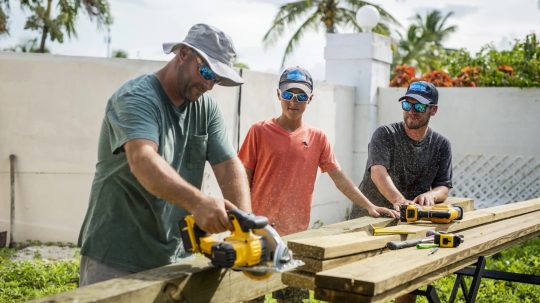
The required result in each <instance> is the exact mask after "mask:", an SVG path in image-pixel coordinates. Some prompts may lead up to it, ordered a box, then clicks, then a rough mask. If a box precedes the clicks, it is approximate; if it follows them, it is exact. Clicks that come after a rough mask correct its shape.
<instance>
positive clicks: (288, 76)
mask: <svg viewBox="0 0 540 303" xmlns="http://www.w3.org/2000/svg"><path fill="white" fill-rule="evenodd" d="M276 95H277V99H278V101H279V103H280V105H281V115H280V116H279V117H277V118H273V119H270V120H265V121H260V122H257V123H255V124H254V125H252V126H251V128H250V129H249V131H248V133H247V135H246V138H245V139H244V142H243V144H242V147H241V148H240V152H239V154H238V155H239V157H240V160H241V161H242V163H243V164H244V167H245V169H246V172H247V175H248V179H249V181H250V186H251V201H252V208H253V212H254V213H256V214H257V215H263V216H266V217H268V220H269V222H270V223H271V224H273V226H274V228H275V229H276V230H277V231H278V233H279V234H280V235H282V236H284V235H288V234H291V233H295V232H299V231H303V230H306V229H307V228H308V225H309V220H310V214H311V202H312V201H311V200H312V199H311V198H312V195H313V189H314V185H315V178H316V176H317V169H318V168H320V170H321V171H322V172H323V173H328V174H329V175H330V177H331V178H332V180H333V181H334V183H335V184H336V186H337V188H338V189H339V190H340V191H341V192H343V193H344V194H345V195H346V196H347V197H348V198H349V199H350V200H352V201H353V202H354V203H356V204H358V205H359V206H360V207H363V208H366V209H367V210H368V213H369V214H370V215H372V216H374V217H378V216H381V215H385V216H389V217H397V216H398V213H397V212H395V211H392V210H389V209H387V208H384V207H377V206H375V205H373V204H372V203H371V202H370V201H369V200H368V199H366V198H365V197H364V195H363V194H362V193H361V192H360V191H359V190H358V188H357V187H356V186H355V185H354V184H353V183H352V181H351V180H350V179H349V178H348V177H347V176H346V175H345V174H344V173H343V172H342V171H341V168H340V166H339V164H338V162H337V160H336V158H335V156H334V153H333V151H332V146H331V145H330V142H329V141H328V138H327V137H326V135H325V134H324V133H323V132H322V131H321V130H319V129H316V128H314V127H311V126H309V125H307V124H305V123H304V122H303V114H304V111H305V110H306V109H307V106H308V105H309V104H310V103H311V102H312V101H313V80H312V78H311V75H310V74H309V72H308V71H307V70H305V69H304V68H302V67H299V66H295V67H290V68H287V69H286V70H285V71H283V73H282V74H281V76H280V78H279V82H278V88H277V91H276ZM305 295H307V292H306V294H302V293H301V292H300V293H298V291H294V290H291V289H290V288H287V289H286V290H283V291H278V292H277V293H275V294H274V297H275V298H277V299H280V300H289V301H291V302H296V301H297V300H299V299H301V298H299V296H305Z"/></svg>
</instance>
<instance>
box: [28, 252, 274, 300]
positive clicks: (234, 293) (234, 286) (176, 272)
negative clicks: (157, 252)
mask: <svg viewBox="0 0 540 303" xmlns="http://www.w3.org/2000/svg"><path fill="white" fill-rule="evenodd" d="M284 287H285V285H284V284H283V283H282V282H281V275H280V274H273V275H272V276H271V277H270V278H269V279H267V280H263V281H255V280H251V279H249V278H247V277H246V276H245V275H244V274H243V273H241V272H235V271H232V270H220V269H217V268H212V267H208V259H207V258H205V257H202V256H196V257H194V258H189V259H186V260H184V261H183V262H182V263H180V264H174V265H169V266H165V267H160V268H156V269H152V270H148V271H144V272H140V273H136V274H133V275H129V276H124V277H121V278H117V279H113V280H108V281H104V282H100V283H96V284H92V285H89V286H86V287H82V288H78V289H74V290H71V291H68V292H63V293H60V294H58V295H55V296H51V297H47V298H42V299H38V300H35V301H32V302H80V303H82V302H121V303H123V302H126V303H128V302H129V303H131V302H141V303H143V302H171V301H175V302H176V301H181V302H201V303H203V302H241V301H247V300H251V299H254V298H257V297H260V296H263V295H265V294H267V293H270V292H272V291H275V290H278V289H281V288H284ZM246 289H249V291H240V290H246Z"/></svg>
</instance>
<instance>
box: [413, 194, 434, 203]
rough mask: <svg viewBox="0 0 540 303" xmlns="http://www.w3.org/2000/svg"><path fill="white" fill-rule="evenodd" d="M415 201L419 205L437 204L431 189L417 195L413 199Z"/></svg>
mask: <svg viewBox="0 0 540 303" xmlns="http://www.w3.org/2000/svg"><path fill="white" fill-rule="evenodd" d="M413 202H414V203H416V204H419V205H425V206H431V205H433V204H435V196H434V195H433V193H432V192H431V191H428V192H426V193H423V194H421V195H418V196H416V198H414V200H413Z"/></svg>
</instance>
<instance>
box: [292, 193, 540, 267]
mask: <svg viewBox="0 0 540 303" xmlns="http://www.w3.org/2000/svg"><path fill="white" fill-rule="evenodd" d="M451 201H452V200H451V199H450V200H448V202H451ZM539 209H540V199H534V200H529V201H524V202H518V203H512V204H506V205H501V206H495V207H492V208H486V209H482V210H476V211H471V212H466V213H464V216H463V219H462V220H459V221H455V222H453V223H450V224H434V223H416V224H414V223H413V224H405V223H402V224H405V225H402V224H400V225H399V226H398V227H396V228H398V229H406V228H411V226H417V227H418V226H422V227H425V228H427V230H430V229H436V230H439V231H448V232H455V231H459V230H463V229H467V228H471V227H474V226H477V225H481V224H486V223H490V222H493V221H498V220H502V219H505V218H509V217H513V216H516V215H519V214H523V213H528V212H531V211H535V210H539ZM344 223H345V222H344ZM419 231H422V232H423V230H419ZM422 232H419V233H417V234H416V235H412V236H410V237H409V238H408V239H413V238H418V237H422V236H423V235H422ZM424 234H425V233H424ZM361 235H362V234H361V233H358V234H354V233H351V234H337V235H327V236H319V237H315V238H307V239H298V238H296V239H294V240H292V241H291V242H290V243H289V244H288V246H289V248H290V249H291V250H292V251H293V252H294V253H295V255H296V256H298V257H299V258H301V259H303V258H312V259H319V260H324V259H330V258H338V257H342V256H347V255H352V254H357V253H361V252H364V251H369V250H374V249H379V248H384V246H385V245H386V243H387V242H389V241H395V240H400V238H399V236H397V235H391V236H388V237H389V238H382V237H383V236H379V237H377V238H373V237H369V236H365V237H364V238H361V237H360V236H361ZM384 237H386V236H384ZM390 237H393V238H392V239H390ZM396 237H397V238H396ZM401 239H403V238H401ZM321 266H322V265H321Z"/></svg>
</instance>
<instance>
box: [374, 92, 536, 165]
mask: <svg viewBox="0 0 540 303" xmlns="http://www.w3.org/2000/svg"><path fill="white" fill-rule="evenodd" d="M438 90H439V111H438V113H437V114H436V115H435V116H434V117H432V119H431V121H430V126H431V127H433V129H435V130H437V131H439V132H440V133H442V134H443V135H445V136H446V137H447V138H448V139H449V140H450V142H451V143H452V149H453V150H452V152H453V154H487V155H514V156H517V155H521V156H535V157H538V156H539V155H540V137H539V135H538V131H539V130H540V118H539V117H540V89H539V88H512V87H491V88H487V87H481V88H438ZM404 94H405V89H404V88H380V89H379V110H378V121H377V124H378V125H383V124H388V123H392V122H396V121H403V114H402V113H403V111H402V110H401V106H400V104H399V103H398V101H397V100H398V99H399V97H401V96H403V95H404Z"/></svg>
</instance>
